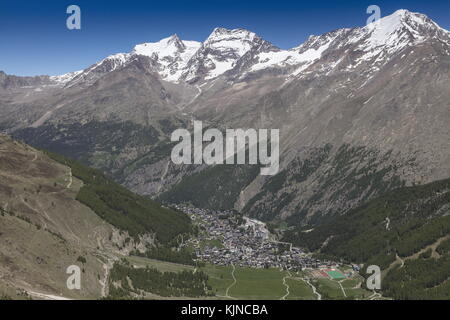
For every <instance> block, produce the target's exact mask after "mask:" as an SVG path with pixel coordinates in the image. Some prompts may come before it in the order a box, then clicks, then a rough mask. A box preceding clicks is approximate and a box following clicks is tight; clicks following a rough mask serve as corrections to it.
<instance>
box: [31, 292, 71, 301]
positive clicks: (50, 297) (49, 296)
mask: <svg viewBox="0 0 450 320" xmlns="http://www.w3.org/2000/svg"><path fill="white" fill-rule="evenodd" d="M27 292H28V294H29V295H30V296H33V297H36V298H40V299H44V300H73V299H70V298H66V297H62V296H57V295H54V294H46V293H41V292H36V291H27Z"/></svg>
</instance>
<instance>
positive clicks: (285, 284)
mask: <svg viewBox="0 0 450 320" xmlns="http://www.w3.org/2000/svg"><path fill="white" fill-rule="evenodd" d="M287 273H288V275H287V276H285V277H283V285H284V286H285V287H286V294H285V295H284V296H282V297H281V298H280V300H286V298H287V297H288V296H289V293H290V292H289V285H288V284H287V282H286V279H287V278H291V277H292V275H291V273H290V272H289V271H288V272H287Z"/></svg>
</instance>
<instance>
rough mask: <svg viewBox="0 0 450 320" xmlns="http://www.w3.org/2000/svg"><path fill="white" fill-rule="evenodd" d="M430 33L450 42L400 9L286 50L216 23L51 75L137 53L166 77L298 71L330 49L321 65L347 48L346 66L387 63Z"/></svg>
mask: <svg viewBox="0 0 450 320" xmlns="http://www.w3.org/2000/svg"><path fill="white" fill-rule="evenodd" d="M429 39H439V40H441V41H442V42H443V43H447V44H448V45H450V32H449V31H447V30H445V29H443V28H441V27H439V26H438V25H437V24H436V23H435V22H433V21H432V20H431V19H429V18H428V17H427V16H425V15H423V14H420V13H413V12H410V11H408V10H404V9H401V10H397V11H396V12H394V13H393V14H391V15H389V16H386V17H383V18H382V19H380V20H379V21H376V22H373V23H370V24H368V25H366V26H363V27H357V28H353V29H338V30H335V31H332V32H329V33H326V34H323V35H320V36H311V37H309V39H308V40H307V41H306V42H304V43H303V44H301V45H299V46H297V47H295V48H292V49H290V50H280V49H279V48H277V47H275V46H273V45H272V44H270V43H269V42H267V41H265V40H263V39H262V38H260V37H259V36H258V35H256V34H255V33H254V32H251V31H248V30H245V29H226V28H221V27H219V28H215V29H214V30H213V31H212V33H211V34H210V35H209V36H208V37H207V39H206V40H205V41H204V42H203V43H202V42H197V41H185V40H181V39H180V38H179V37H178V36H177V35H176V34H174V35H172V36H170V37H167V38H164V39H161V40H159V41H157V42H148V43H142V44H138V45H136V46H135V47H134V49H133V50H132V51H131V52H130V53H119V54H115V55H111V56H109V57H107V58H105V59H103V60H102V61H100V62H98V63H96V64H94V65H93V66H91V67H89V68H87V69H85V70H83V72H76V73H69V74H66V75H62V76H58V77H52V80H54V82H57V83H59V84H66V83H69V82H70V83H74V82H75V81H76V82H78V81H81V80H89V81H90V82H91V81H94V80H95V79H97V78H99V77H101V76H102V75H103V74H105V73H108V72H111V71H115V70H117V69H120V68H121V67H123V66H125V65H127V64H128V63H129V62H131V61H133V60H135V58H137V57H138V56H143V57H146V58H147V59H151V63H150V65H151V66H152V68H154V71H155V72H157V73H158V74H159V75H160V77H161V78H162V79H163V80H166V81H170V82H181V81H186V82H190V83H192V82H195V81H208V80H211V79H215V78H217V77H219V76H221V75H223V74H225V73H227V74H229V75H231V73H230V72H229V71H231V70H234V71H233V74H236V75H238V76H245V75H246V74H248V73H252V72H256V71H260V70H264V69H267V68H284V67H289V69H292V70H293V71H290V72H292V73H291V74H293V75H299V74H301V73H303V71H305V70H306V69H307V68H309V67H310V66H312V65H313V64H314V63H315V62H316V61H318V60H320V59H322V58H323V57H325V56H326V55H328V53H329V52H334V53H333V56H335V57H336V58H335V59H334V58H332V59H334V60H330V59H327V63H328V66H324V67H323V68H322V70H325V71H326V72H328V71H330V70H331V69H332V68H334V66H336V65H338V63H339V61H341V60H343V59H344V56H345V55H347V54H349V53H351V52H353V53H354V54H353V59H351V61H350V60H348V61H347V60H346V61H347V63H349V67H348V68H354V67H356V66H358V65H359V64H360V63H361V62H366V63H369V62H370V63H373V64H377V63H386V61H388V60H389V59H390V57H392V56H394V54H395V53H399V52H401V51H402V50H404V49H405V48H406V47H408V46H414V45H417V44H420V43H423V42H424V41H427V40H429ZM336 52H338V54H335V53H336ZM343 55H344V56H343ZM291 67H292V68H291Z"/></svg>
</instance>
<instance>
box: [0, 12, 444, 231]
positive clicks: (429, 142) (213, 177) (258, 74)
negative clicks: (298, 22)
mask: <svg viewBox="0 0 450 320" xmlns="http://www.w3.org/2000/svg"><path fill="white" fill-rule="evenodd" d="M449 77H450V33H449V32H448V31H447V30H444V29H442V28H440V27H439V26H438V25H437V24H436V23H434V22H433V21H432V20H431V19H429V18H428V17H426V16H425V15H422V14H419V13H412V12H409V11H407V10H399V11H396V12H395V13H393V14H392V15H390V16H387V17H384V18H383V19H381V20H380V21H379V22H378V23H373V24H369V25H367V26H364V27H357V28H352V29H339V30H335V31H331V32H329V33H327V34H324V35H320V36H311V37H310V38H309V39H308V41H306V42H305V43H303V44H301V45H299V46H297V47H295V48H292V49H290V50H281V49H279V48H276V47H275V46H273V45H272V44H270V43H268V42H267V41H264V40H263V39H261V38H260V37H259V36H257V35H255V34H254V33H252V32H250V31H247V30H243V29H235V30H227V29H224V28H216V29H215V30H214V31H213V32H212V34H211V35H210V36H209V37H208V38H207V39H206V40H205V41H204V42H203V43H198V42H194V41H183V40H180V39H179V38H178V37H177V36H176V35H174V36H171V37H170V38H166V39H163V40H161V41H159V42H157V43H147V44H141V45H137V46H136V47H135V48H134V49H133V50H132V51H131V52H130V53H123V54H116V55H113V56H110V57H107V58H106V59H104V60H102V61H100V62H98V63H96V64H94V65H92V66H91V67H89V68H87V69H85V70H82V71H79V72H75V73H71V74H67V75H62V76H58V77H38V78H32V79H28V78H26V79H20V81H19V79H17V77H13V76H6V75H3V76H2V77H0V87H1V88H2V89H1V90H2V91H1V93H0V116H1V119H2V120H1V122H0V129H1V130H4V131H7V132H9V133H11V134H13V135H14V136H15V137H17V138H20V139H22V140H24V141H26V142H28V143H30V144H32V145H36V146H41V147H44V148H46V149H49V150H53V151H57V152H59V153H62V154H65V155H68V156H71V157H74V158H76V159H79V160H81V161H83V162H84V163H87V164H90V165H93V166H95V167H97V168H100V169H102V170H104V171H106V172H108V173H109V174H110V175H112V176H113V177H114V178H115V179H116V180H117V181H119V182H121V183H122V184H124V185H126V186H128V187H130V188H132V189H133V190H134V191H137V192H139V193H141V194H148V195H152V196H159V195H161V194H162V193H164V192H165V193H164V195H163V198H164V199H170V200H172V201H186V200H190V201H192V202H194V203H197V204H199V203H202V204H203V205H207V206H216V207H217V206H219V207H223V208H232V207H234V208H237V209H239V210H243V211H244V212H245V213H246V214H248V215H251V216H255V217H258V218H260V219H263V220H286V219H287V220H288V221H289V222H291V223H293V224H306V223H310V222H311V221H312V222H314V221H319V220H321V219H322V218H323V217H326V216H328V215H333V214H336V213H345V212H347V211H348V210H350V209H351V208H354V207H355V206H357V205H358V204H360V203H362V202H364V201H366V200H368V199H370V198H372V197H375V196H377V195H379V194H380V193H381V192H382V191H385V190H389V189H393V188H396V187H399V186H403V185H412V184H417V183H427V182H431V181H433V180H436V179H439V178H443V177H448V176H450V167H449V163H450V161H449V160H450V152H449V145H448V137H449V134H450V129H449V126H448V123H449V120H450V112H449V107H450V105H449V101H450V91H449V90H448V88H449V83H450V79H449ZM193 118H195V119H199V120H202V121H203V122H204V123H206V125H208V126H211V127H218V128H221V129H223V128H227V127H228V128H269V129H270V128H277V129H280V135H281V137H280V144H281V145H280V152H281V154H280V157H281V159H280V161H281V168H280V172H279V174H278V175H276V176H274V177H263V176H259V175H253V171H254V170H253V168H243V167H242V168H241V167H239V168H235V169H233V168H226V169H224V168H221V167H215V168H211V167H206V166H181V165H174V164H173V163H171V161H170V157H169V156H170V151H171V144H170V143H169V137H170V134H171V132H172V131H173V130H175V129H177V128H180V127H186V128H190V127H191V125H192V123H191V120H192V119H193ZM233 170H234V171H233ZM243 170H244V171H245V170H248V171H246V173H243V172H242V171H243ZM229 171H233V172H229ZM225 172H226V174H225ZM227 175H231V176H239V177H245V178H243V179H240V180H239V181H240V182H239V183H237V184H232V183H231V184H227V185H226V186H224V187H222V188H217V181H221V179H223V178H222V177H224V176H227ZM196 184H199V185H201V186H202V188H207V189H208V191H209V192H208V195H209V196H208V201H204V199H200V198H201V195H198V194H197V195H195V194H192V192H191V190H192V189H193V188H194V187H195V185H196Z"/></svg>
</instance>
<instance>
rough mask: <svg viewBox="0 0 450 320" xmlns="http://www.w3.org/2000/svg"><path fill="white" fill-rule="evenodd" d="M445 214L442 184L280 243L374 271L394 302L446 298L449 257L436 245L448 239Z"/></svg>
mask: <svg viewBox="0 0 450 320" xmlns="http://www.w3.org/2000/svg"><path fill="white" fill-rule="evenodd" d="M449 213H450V179H446V180H442V181H437V182H433V183H430V184H427V185H422V186H414V187H405V188H401V189H397V190H394V191H392V192H389V193H388V194H386V195H384V196H381V197H379V198H376V199H374V200H371V201H369V202H368V203H367V204H365V205H363V206H360V207H358V208H356V209H354V210H351V211H350V212H349V213H348V214H346V215H344V216H338V217H335V218H331V219H330V220H329V221H328V222H326V223H324V224H322V225H320V226H318V227H316V228H314V229H313V230H312V231H310V232H304V230H306V229H308V227H307V226H306V227H303V228H296V229H293V230H290V231H288V232H287V233H286V234H285V237H284V238H285V240H286V241H293V242H294V243H296V244H298V245H303V246H305V245H306V246H307V247H309V249H310V250H314V251H318V252H320V253H321V254H323V255H327V256H332V257H335V258H338V259H343V260H347V261H351V262H356V263H363V264H366V265H370V264H375V265H379V266H380V267H381V268H382V269H384V270H385V271H386V274H387V275H386V277H385V278H384V281H383V284H384V288H385V292H386V293H387V294H389V295H392V296H394V297H396V298H413V297H416V298H417V297H422V298H427V297H434V298H446V297H448V296H449V295H450V286H449V284H448V281H446V280H447V279H448V278H449V277H450V267H449V265H448V259H449V252H448V244H447V242H446V241H442V240H443V239H446V238H447V237H448V236H449V235H450V215H449ZM441 241H442V242H441ZM438 243H440V244H439V245H437V244H438ZM436 247H437V248H439V249H436ZM426 250H430V251H429V252H428V253H427V254H425V251H426ZM419 253H420V254H421V253H423V254H422V255H419ZM402 265H403V267H401V266H402ZM426 270H428V271H427V272H425V271H426Z"/></svg>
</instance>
